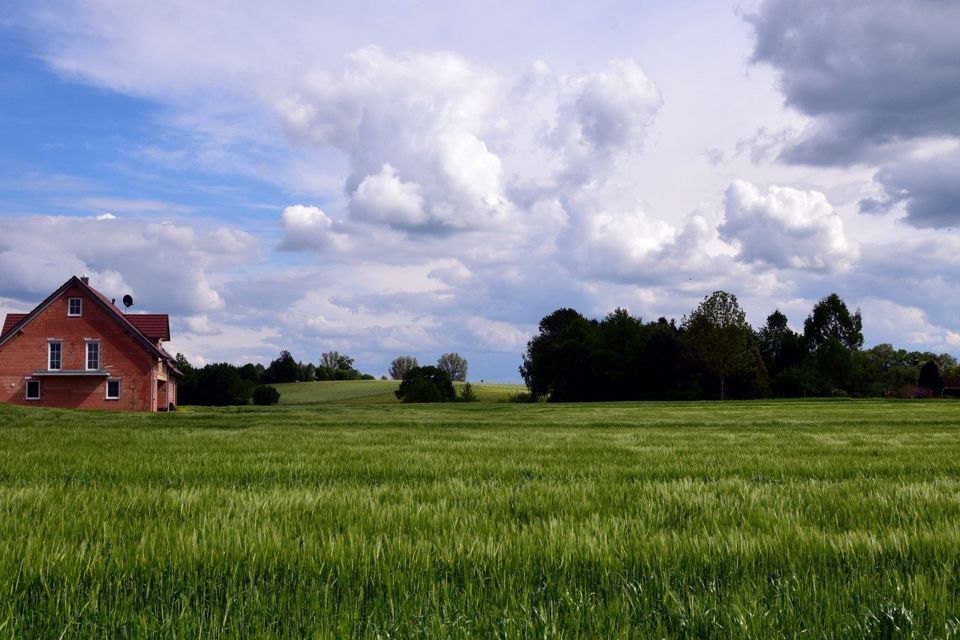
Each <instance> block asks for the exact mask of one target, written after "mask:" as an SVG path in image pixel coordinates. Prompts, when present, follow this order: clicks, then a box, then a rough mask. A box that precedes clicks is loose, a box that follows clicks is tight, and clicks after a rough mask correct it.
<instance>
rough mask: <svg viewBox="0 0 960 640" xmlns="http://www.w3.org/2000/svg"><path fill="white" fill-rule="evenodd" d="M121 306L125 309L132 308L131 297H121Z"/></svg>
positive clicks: (128, 295)
mask: <svg viewBox="0 0 960 640" xmlns="http://www.w3.org/2000/svg"><path fill="white" fill-rule="evenodd" d="M123 306H125V307H126V308H127V309H129V308H130V307H132V306H133V296H131V295H130V294H129V293H127V294H125V295H124V296H123Z"/></svg>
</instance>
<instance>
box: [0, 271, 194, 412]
mask: <svg viewBox="0 0 960 640" xmlns="http://www.w3.org/2000/svg"><path fill="white" fill-rule="evenodd" d="M169 339H170V320H169V318H168V316H167V314H146V313H130V314H126V313H124V312H123V311H121V310H120V309H119V308H117V306H116V304H115V303H114V301H113V300H110V299H108V298H106V297H105V296H104V295H103V294H101V293H100V292H99V291H97V290H96V289H94V288H93V287H91V286H90V282H89V280H88V279H87V278H85V277H84V278H78V277H76V276H74V277H72V278H70V279H69V280H67V281H66V282H65V283H64V284H63V285H62V286H61V287H60V288H59V289H57V290H56V291H54V292H53V293H52V294H50V296H49V297H48V298H47V299H46V300H44V301H43V302H41V303H40V304H39V305H38V306H37V308H36V309H34V310H33V311H31V312H30V313H23V314H21V313H10V314H7V317H6V318H5V320H4V323H3V328H2V329H0V402H10V403H14V404H20V405H31V406H44V407H69V408H78V409H113V410H118V411H157V410H158V409H159V410H161V411H163V410H167V409H168V408H175V407H176V403H177V382H178V381H179V380H180V378H181V377H182V374H181V372H180V370H179V369H177V362H176V360H175V359H174V358H173V357H172V356H171V355H170V354H169V353H167V352H166V351H165V350H164V348H163V343H164V341H166V340H169Z"/></svg>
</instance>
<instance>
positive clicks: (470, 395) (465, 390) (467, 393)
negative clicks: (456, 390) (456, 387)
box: [457, 382, 477, 402]
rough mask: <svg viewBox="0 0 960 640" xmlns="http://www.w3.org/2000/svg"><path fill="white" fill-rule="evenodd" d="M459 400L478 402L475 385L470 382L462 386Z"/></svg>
mask: <svg viewBox="0 0 960 640" xmlns="http://www.w3.org/2000/svg"><path fill="white" fill-rule="evenodd" d="M457 400H458V401H459V402H476V401H477V393H476V392H475V391H474V390H473V385H471V384H470V383H469V382H467V383H465V384H464V385H463V386H462V387H460V395H459V396H457Z"/></svg>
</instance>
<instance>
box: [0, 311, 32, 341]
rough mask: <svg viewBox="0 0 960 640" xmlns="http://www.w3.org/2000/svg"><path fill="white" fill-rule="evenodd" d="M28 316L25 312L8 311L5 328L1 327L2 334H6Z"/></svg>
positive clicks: (0, 332) (0, 333)
mask: <svg viewBox="0 0 960 640" xmlns="http://www.w3.org/2000/svg"><path fill="white" fill-rule="evenodd" d="M26 317H27V314H25V313H8V314H7V317H6V318H5V319H4V321H3V329H0V336H3V335H6V333H7V332H8V331H10V330H11V329H13V328H14V327H15V326H17V323H18V322H20V321H21V320H23V319H24V318H26Z"/></svg>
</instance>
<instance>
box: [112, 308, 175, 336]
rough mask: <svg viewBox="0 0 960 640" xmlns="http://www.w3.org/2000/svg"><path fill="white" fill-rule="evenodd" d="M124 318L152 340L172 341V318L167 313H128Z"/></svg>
mask: <svg viewBox="0 0 960 640" xmlns="http://www.w3.org/2000/svg"><path fill="white" fill-rule="evenodd" d="M123 317H124V318H126V319H127V322H129V323H130V324H132V325H133V326H135V327H136V328H137V329H139V330H140V333H142V334H143V335H145V336H147V337H148V338H150V339H151V340H169V339H170V317H169V316H167V314H165V313H128V314H126V315H124V316H123Z"/></svg>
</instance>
